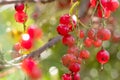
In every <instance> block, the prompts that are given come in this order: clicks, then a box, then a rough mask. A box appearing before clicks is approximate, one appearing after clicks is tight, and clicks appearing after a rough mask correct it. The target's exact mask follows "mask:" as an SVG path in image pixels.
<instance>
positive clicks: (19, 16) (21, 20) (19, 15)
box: [15, 12, 28, 23]
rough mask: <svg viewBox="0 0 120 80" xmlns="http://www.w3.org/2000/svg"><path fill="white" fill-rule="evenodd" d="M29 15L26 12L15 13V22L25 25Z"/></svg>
mask: <svg viewBox="0 0 120 80" xmlns="http://www.w3.org/2000/svg"><path fill="white" fill-rule="evenodd" d="M27 18H28V17H27V14H26V13H25V12H16V13H15V20H16V22H19V23H24V22H26V20H27Z"/></svg>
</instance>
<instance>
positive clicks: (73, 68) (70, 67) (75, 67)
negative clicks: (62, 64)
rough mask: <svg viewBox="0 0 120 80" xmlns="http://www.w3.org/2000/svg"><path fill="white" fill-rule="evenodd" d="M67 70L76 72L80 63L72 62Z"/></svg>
mask: <svg viewBox="0 0 120 80" xmlns="http://www.w3.org/2000/svg"><path fill="white" fill-rule="evenodd" d="M69 70H70V71H71V72H74V73H77V72H78V71H79V70H80V64H78V63H72V64H70V65H69Z"/></svg>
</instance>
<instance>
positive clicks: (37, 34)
mask: <svg viewBox="0 0 120 80" xmlns="http://www.w3.org/2000/svg"><path fill="white" fill-rule="evenodd" d="M27 33H28V34H29V35H30V37H31V38H32V39H38V38H41V37H42V35H43V33H42V30H41V29H40V28H38V27H37V26H36V25H31V26H30V27H29V28H28V29H27Z"/></svg>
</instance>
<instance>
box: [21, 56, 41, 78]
mask: <svg viewBox="0 0 120 80" xmlns="http://www.w3.org/2000/svg"><path fill="white" fill-rule="evenodd" d="M21 67H22V69H23V70H24V72H25V73H26V74H27V75H28V76H29V77H30V78H32V79H38V78H40V77H41V70H40V69H39V68H38V66H37V64H36V62H35V61H34V60H33V59H32V58H27V59H25V60H23V61H22V64H21Z"/></svg>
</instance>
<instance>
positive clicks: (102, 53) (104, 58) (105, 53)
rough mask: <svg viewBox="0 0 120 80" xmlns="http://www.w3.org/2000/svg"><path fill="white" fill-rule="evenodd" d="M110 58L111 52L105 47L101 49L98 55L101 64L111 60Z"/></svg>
mask: <svg viewBox="0 0 120 80" xmlns="http://www.w3.org/2000/svg"><path fill="white" fill-rule="evenodd" d="M109 58H110V56H109V52H108V51H107V50H104V49H102V50H100V51H99V52H98V53H97V55H96V59H97V61H98V62H99V63H101V64H105V63H107V62H108V61H109Z"/></svg>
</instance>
